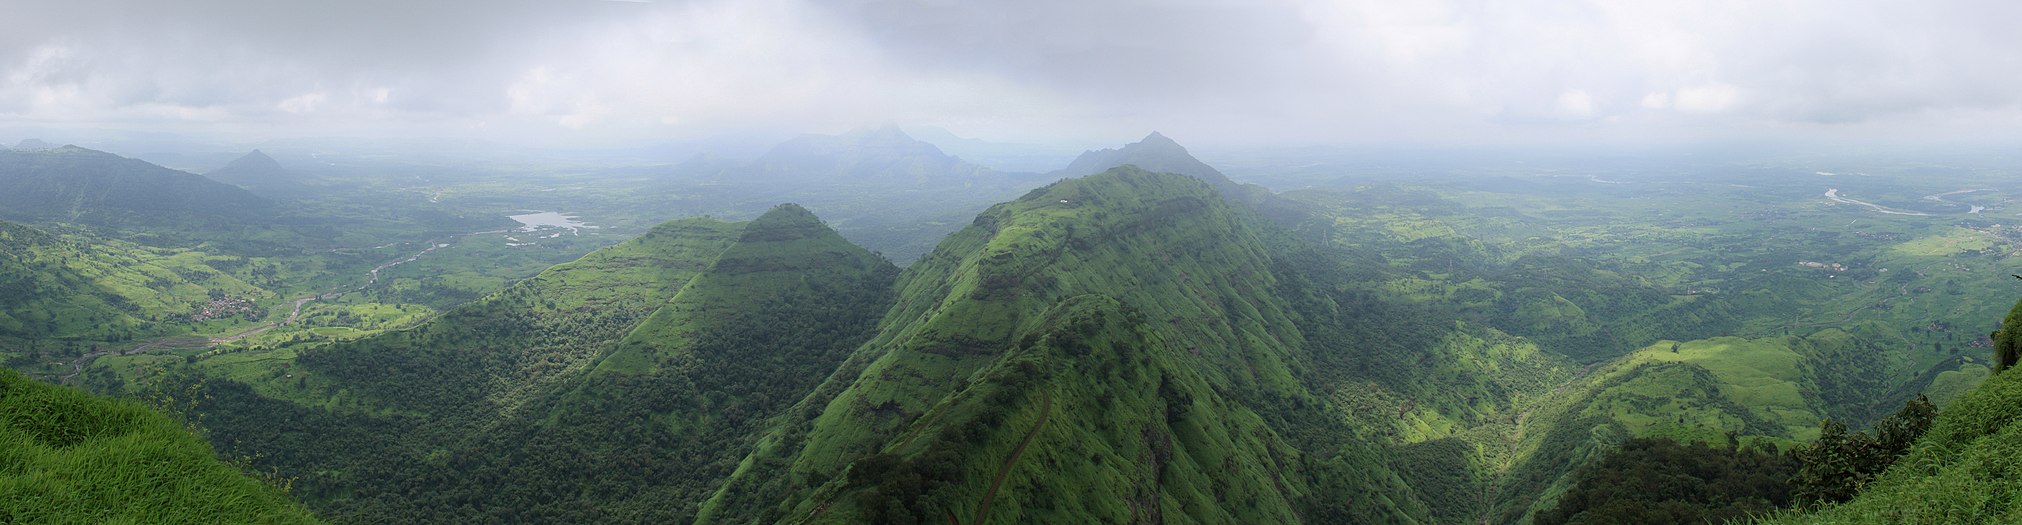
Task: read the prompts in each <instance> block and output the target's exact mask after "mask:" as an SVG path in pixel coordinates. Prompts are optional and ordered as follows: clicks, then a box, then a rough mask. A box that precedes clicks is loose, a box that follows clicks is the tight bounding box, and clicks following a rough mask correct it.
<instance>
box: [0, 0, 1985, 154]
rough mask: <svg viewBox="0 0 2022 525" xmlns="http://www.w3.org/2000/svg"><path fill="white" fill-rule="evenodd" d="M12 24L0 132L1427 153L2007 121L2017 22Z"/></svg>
mask: <svg viewBox="0 0 2022 525" xmlns="http://www.w3.org/2000/svg"><path fill="white" fill-rule="evenodd" d="M19 3H20V4H21V5H18V6H16V5H10V6H9V9H10V11H9V12H8V13H7V14H8V16H5V17H0V124H5V123H6V122H5V121H6V120H9V119H11V120H17V121H34V122H38V123H43V124H47V123H51V122H59V121H66V120H77V121H92V122H95V123H98V124H103V125H108V126H131V127H142V128H147V129H150V130H155V131H173V130H174V129H176V127H177V126H179V125H180V126H190V127H192V129H196V128H201V127H202V126H205V125H215V124H217V123H220V122H222V123H233V122H239V123H250V124H252V125H254V127H253V128H252V129H254V130H255V132H261V133H270V132H277V131H274V130H276V129H282V128H278V127H276V126H279V125H280V124H283V123H285V124H287V126H286V127H285V129H288V130H293V131H292V132H304V133H306V132H313V131H320V130H322V129H323V128H333V129H334V128H343V129H346V130H349V131H351V132H357V133H371V132H373V130H374V128H373V126H417V125H425V126H423V127H428V128H429V129H443V130H455V129H485V130H490V132H496V133H519V134H524V135H532V136H541V135H544V134H551V133H554V132H556V131H557V130H567V131H569V132H571V133H580V134H582V136H585V137H590V138H598V139H608V138H626V137H652V136H659V135H698V134H708V133H711V132H713V131H721V130H724V129H737V128H750V129H760V128H764V129H780V130H811V131H821V130H834V129H835V128H838V127H847V126H850V125H856V124H865V123H872V122H879V121H884V120H887V119H896V120H901V121H905V122H914V121H917V122H919V123H925V124H941V125H947V126H949V127H951V128H953V129H955V130H956V131H958V132H962V133H964V134H969V135H982V136H1003V135H1013V136H1023V137H1035V136H1045V135H1049V134H1068V135H1073V134H1082V135H1090V134H1092V135H1102V136H1112V135H1114V136H1117V137H1124V138H1127V137H1130V136H1134V135H1136V134H1139V133H1142V132H1143V131H1145V130H1148V129H1161V130H1165V131H1168V132H1174V133H1175V134H1179V135H1183V136H1188V137H1201V139H1200V140H1208V141H1232V142H1240V141H1245V140H1251V141H1265V140H1306V141H1316V142H1327V141H1335V142H1356V141H1385V140H1398V139H1399V138H1402V139H1406V140H1415V141H1428V142H1441V141H1494V140H1500V139H1502V138H1504V137H1511V136H1540V137H1547V138H1554V137H1555V138H1560V139H1567V140H1577V139H1582V138H1590V137H1613V136H1622V135H1647V136H1663V137H1682V138H1688V139H1689V138H1692V137H1693V136H1695V135H1698V136H1709V135H1710V136H1725V135H1727V134H1729V133H1730V131H1729V130H1736V129H1754V130H1760V129H1768V128H1777V129H1795V130H1797V131H1783V133H1810V132H1813V131H1816V130H1820V129H1829V130H1853V131H1852V132H1854V133H1866V134H1869V135H1875V136H1882V137H1887V136H1890V134H1895V133H1911V132H1915V133H1938V134H1943V133H1951V132H1953V131H1947V130H1948V129H1951V128H1950V126H1951V125H1950V124H1948V122H1949V121H1947V120H1945V118H1947V117H1946V115H1954V114H1959V113H1965V114H1971V115H1974V118H1973V120H1974V121H1975V122H1978V123H1981V124H1985V123H1987V122H2003V121H2008V122H2013V121H2015V120H2017V119H2018V118H2022V89H2016V87H2017V85H2018V83H2022V57H2018V54H2016V53H2015V52H2013V50H2014V49H2022V36H2017V33H2016V32H2015V31H2013V30H2012V29H2011V28H2009V27H2007V26H2008V25H2010V23H2011V22H2012V21H2013V20H2016V19H2022V5H2016V4H2007V3H1993V2H1969V1H1959V2H1917V3H1908V2H1864V1H1853V2H1826V1H1812V0H1793V1H1785V2H1759V1H1742V0H1713V1H1707V2H1686V3H1653V2H1620V1H1612V0H1593V1H1584V0H1546V1H1522V2H1480V1H1472V0H1468V1H1461V0H1455V1H1445V0H1424V1H1412V2H1388V1H1377V0H1343V1H1331V0H1259V1H1243V2H1237V1H1219V0H1182V1H1165V2H1150V1H1137V0H1119V1H1108V2H1096V1H1070V0H1034V1H1028V2H961V1H938V0H835V1H813V0H688V1H676V2H660V3H652V4H640V3H629V2H607V1H594V0H545V1H534V0H509V1H504V2H498V1H473V0H462V1H441V2H416V1H399V0H365V1H356V2H275V1H256V0H196V1H188V2H152V1H120V0H81V1H61V2H59V1H47V0H29V1H27V2H19ZM1933 115H1935V116H1933ZM178 122H184V123H183V124H178ZM340 122H341V123H343V124H341V125H340V124H339V123H340ZM1786 124H1787V126H1786ZM261 126H265V127H261ZM2018 129H2022V127H2018ZM1957 132H1961V133H1963V132H1964V131H1957Z"/></svg>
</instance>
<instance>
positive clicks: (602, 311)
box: [298, 218, 744, 414]
mask: <svg viewBox="0 0 2022 525" xmlns="http://www.w3.org/2000/svg"><path fill="white" fill-rule="evenodd" d="M743 226H744V225H743V224H741V223H726V222H722V221H717V220H713V219H706V218H702V219H683V220H678V221H672V222H668V223H666V224H662V225H659V226H655V227H654V228H653V229H652V230H649V231H647V232H646V234H644V235H641V236H639V237H637V238H634V239H632V240H628V241H625V242H623V243H620V244H617V245H614V246H610V247H607V248H603V249H600V250H597V251H595V252H591V253H590V254H588V255H584V256H583V257H582V258H581V259H578V260H576V261H574V262H569V263H564V264H560V265H556V266H554V267H552V268H549V269H547V270H544V271H542V272H541V273H540V274H539V275H536V276H534V277H532V278H530V279H527V280H525V281H521V282H518V283H515V284H513V285H512V286H511V287H508V288H507V289H505V290H501V291H499V292H497V293H494V294H492V295H490V296H487V297H485V298H483V299H480V300H478V301H475V302H472V303H470V304H466V305H464V306H462V307H459V308H457V309H455V310H453V311H451V312H449V313H447V314H445V315H443V316H442V317H439V318H437V319H435V320H432V321H430V322H428V323H427V324H425V325H423V326H420V327H417V328H414V329H411V330H406V331H401V332H395V333H391V334H387V335H385V336H380V337H374V338H369V339H364V340H359V341H356V342H352V343H347V344H343V345H337V346H333V347H327V348H321V349H316V350H313V351H307V352H304V353H303V354H302V356H301V357H300V359H299V361H298V362H299V364H300V365H301V366H303V367H304V368H306V369H307V371H308V372H310V373H313V374H321V375H327V376H330V377H332V378H334V379H338V380H341V381H343V382H345V384H346V385H347V386H348V387H349V388H350V389H351V390H352V391H353V393H355V394H358V395H362V396H366V397H369V398H371V399H372V404H373V405H376V406H379V407H384V408H394V409H400V410H414V411H419V412H423V413H436V414H440V413H446V412H449V411H451V409H468V408H472V407H475V406H480V405H482V406H494V407H500V408H508V407H511V406H514V405H517V404H519V403H521V402H523V401H525V399H526V398H527V396H528V395H530V394H531V393H532V392H534V391H536V390H537V389H538V387H539V386H541V385H544V384H547V383H550V382H552V381H556V380H559V379H561V378H563V377H568V376H569V375H570V373H571V372H580V371H581V370H583V369H585V368H586V367H588V366H589V365H590V363H591V362H592V361H593V360H595V359H596V358H597V357H599V356H601V355H603V354H604V353H606V352H607V351H608V348H609V347H610V346H611V345H613V344H615V343H616V342H617V341H618V340H619V339H620V338H622V337H624V335H625V334H626V333H627V332H629V331H631V330H632V328H633V327H634V326H636V325H637V324H638V323H639V321H641V320H643V319H645V318H646V316H648V315H650V314H651V313H653V311H654V310H656V309H658V308H659V307H660V306H661V305H663V304H665V303H666V302H667V300H669V299H672V298H673V297H674V295H675V294H677V293H679V292H680V290H681V289H682V286H683V285H684V284H686V283H687V282H688V280H689V279H692V278H693V277H694V276H695V275H696V274H698V273H701V272H702V271H703V270H706V269H707V268H708V267H709V265H710V264H712V263H713V262H714V261H715V260H716V257H717V255H718V254H721V253H722V252H723V250H724V249H725V248H727V247H729V246H730V245H731V244H732V243H733V242H735V241H736V239H737V236H738V234H739V232H740V231H742V229H743ZM417 389H421V390H417Z"/></svg>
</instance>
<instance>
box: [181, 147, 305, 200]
mask: <svg viewBox="0 0 2022 525" xmlns="http://www.w3.org/2000/svg"><path fill="white" fill-rule="evenodd" d="M204 177H206V178H209V179H211V180H215V181H218V182H223V183H226V184H231V185H233V186H238V187H241V188H246V189H248V190H251V191H253V192H254V193H257V194H260V195H264V196H270V197H286V196H293V195H300V194H301V193H302V192H304V191H307V190H308V189H309V186H308V185H307V184H304V183H303V182H302V176H301V175H299V174H297V173H295V172H292V171H289V170H288V168H285V167H282V166H281V163H280V162H277V161H275V160H274V158H273V157H269V156H267V154H266V153H262V152H261V151H260V150H253V151H252V152H251V153H247V154H245V156H242V157H239V158H237V159H233V160H232V162H230V163H227V164H225V165H224V167H221V168H218V169H216V170H212V171H210V172H209V173H205V174H204Z"/></svg>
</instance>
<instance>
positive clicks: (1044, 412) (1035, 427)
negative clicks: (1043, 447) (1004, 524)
mask: <svg viewBox="0 0 2022 525" xmlns="http://www.w3.org/2000/svg"><path fill="white" fill-rule="evenodd" d="M1052 414H1053V393H1052V392H1048V391H1045V390H1041V391H1039V422H1037V423H1033V424H1032V430H1029V431H1026V432H1025V439H1024V440H1022V441H1019V442H1018V448H1014V449H1011V455H1010V456H1009V457H1006V458H1004V466H1002V467H997V477H996V478H995V479H992V480H990V490H986V491H983V505H982V506H980V507H977V508H976V519H975V520H972V521H970V522H969V524H970V525H983V524H984V523H986V522H985V521H984V520H986V519H989V517H990V500H993V499H997V489H998V488H999V487H1001V486H1003V485H1004V478H1007V477H1010V476H1011V467H1012V466H1013V465H1016V464H1017V463H1018V457H1019V456H1022V455H1024V454H1025V447H1026V446H1027V445H1031V444H1032V438H1035V437H1039V431H1041V430H1045V429H1046V417H1047V416H1049V415H1052ZM948 520H949V521H953V522H954V525H961V522H960V521H955V515H954V514H953V513H950V514H948Z"/></svg>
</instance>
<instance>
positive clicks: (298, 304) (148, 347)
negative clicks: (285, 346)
mask: <svg viewBox="0 0 2022 525" xmlns="http://www.w3.org/2000/svg"><path fill="white" fill-rule="evenodd" d="M485 233H494V232H475V233H467V234H463V235H458V236H457V238H462V237H467V236H471V235H480V234H485ZM387 246H392V245H391V244H389V245H387ZM446 246H449V243H447V242H443V241H436V240H430V241H428V248H427V249H424V250H421V251H420V252H418V253H415V254H414V255H409V256H407V257H406V258H403V259H399V260H395V261H392V262H388V263H386V264H381V265H379V266H377V267H374V268H372V270H371V271H369V272H366V273H365V284H362V285H359V286H358V287H357V288H352V289H350V290H345V291H341V292H332V293H326V294H318V295H310V296H308V297H303V298H300V299H296V300H295V305H294V309H292V310H289V311H288V318H287V319H283V320H281V321H279V322H273V323H267V324H262V325H258V326H254V327H252V328H248V329H246V330H244V331H241V332H238V333H235V334H232V335H228V336H224V337H201V336H177V337H167V338H161V339H153V340H149V341H144V342H142V343H140V344H139V345H136V346H134V347H133V348H130V349H127V350H119V349H112V350H99V351H96V352H90V353H86V354H84V355H80V356H77V359H73V360H71V361H70V373H67V374H63V375H62V376H59V377H58V381H59V382H63V383H69V382H70V380H71V379H72V378H75V377H77V375H78V374H82V373H84V367H85V366H88V365H90V364H91V361H92V360H95V359H98V358H100V357H104V356H108V355H134V354H144V353H148V352H153V351H156V350H163V349H189V348H210V347H214V346H218V345H221V344H225V343H233V342H238V341H241V340H244V339H245V338H248V337H252V336H255V335H260V334H261V333H264V332H266V331H268V330H273V329H274V328H276V327H280V326H286V325H290V324H294V323H295V320H296V319H299V318H301V317H302V305H305V304H309V302H311V301H317V300H331V299H336V298H339V297H343V296H344V295H345V294H348V293H352V292H360V291H364V290H365V289H366V288H370V287H372V285H374V284H378V283H379V272H381V271H384V270H386V269H388V268H392V267H395V266H399V265H402V264H406V263H410V262H414V260H416V259H420V258H421V256H423V255H428V252H432V251H435V250H436V249H438V248H442V247H446Z"/></svg>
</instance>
